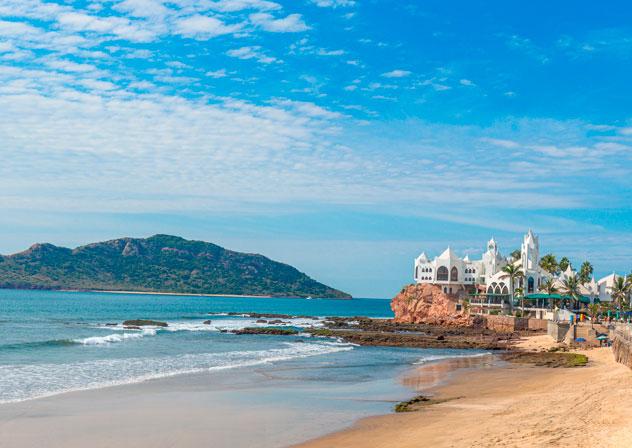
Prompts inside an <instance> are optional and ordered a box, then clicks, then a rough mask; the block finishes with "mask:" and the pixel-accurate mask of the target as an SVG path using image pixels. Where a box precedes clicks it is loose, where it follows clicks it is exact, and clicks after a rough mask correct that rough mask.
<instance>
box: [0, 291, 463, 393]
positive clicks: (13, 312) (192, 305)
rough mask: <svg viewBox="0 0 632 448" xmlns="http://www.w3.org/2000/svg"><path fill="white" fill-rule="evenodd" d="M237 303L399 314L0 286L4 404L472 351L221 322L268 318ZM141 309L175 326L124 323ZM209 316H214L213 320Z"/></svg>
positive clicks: (359, 303)
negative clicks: (242, 331) (174, 379)
mask: <svg viewBox="0 0 632 448" xmlns="http://www.w3.org/2000/svg"><path fill="white" fill-rule="evenodd" d="M229 312H236V313H248V312H257V313H279V314H289V315H309V316H321V317H324V316H369V317H391V316H392V312H391V310H390V308H389V302H388V301H387V300H369V299H354V300H321V299H314V300H307V299H279V298H275V299H272V298H234V297H195V296H191V297H189V296H186V297H185V296H160V295H139V294H107V293H78V292H57V291H15V290H0V403H10V402H18V401H23V400H28V399H33V398H38V397H45V396H50V395H55V394H58V393H63V392H67V391H75V390H86V389H98V388H102V387H107V386H112V385H120V384H130V383H138V382H143V381H147V380H151V379H157V378H164V377H170V376H175V375H182V374H191V373H196V374H200V373H202V374H208V375H213V374H214V373H218V372H224V371H227V370H230V371H234V372H235V374H238V373H239V372H240V371H243V369H253V368H257V367H258V366H270V365H273V366H284V365H287V366H292V367H293V368H296V367H301V366H304V367H305V369H300V368H299V369H297V371H301V372H302V373H301V375H303V376H304V378H303V379H304V380H305V381H309V379H310V378H309V377H310V375H317V376H318V380H319V381H325V382H326V381H331V382H332V383H334V382H335V383H345V382H346V383H353V382H356V383H361V382H369V381H373V380H376V379H380V378H385V377H392V376H393V373H394V372H399V371H403V370H404V369H406V368H408V367H409V366H411V365H412V364H415V363H420V362H424V361H428V360H434V359H441V358H446V357H452V356H463V355H465V354H468V353H470V352H466V351H458V350H421V349H402V348H383V347H358V346H355V345H353V344H348V343H344V342H342V341H339V340H333V339H329V338H314V337H309V335H306V334H300V335H297V336H289V337H288V336H267V335H241V336H240V335H235V334H231V333H224V332H222V330H232V329H238V328H244V327H250V326H258V325H261V326H266V325H267V324H261V323H257V322H256V319H252V318H248V317H243V316H229V315H227V313H229ZM137 318H144V319H153V320H158V321H164V322H167V323H168V324H169V326H168V327H166V328H151V327H150V328H144V329H143V330H127V329H124V328H123V327H122V325H121V322H122V321H123V320H126V319H137ZM208 319H210V320H211V324H210V325H209V324H204V323H203V322H204V321H205V320H208ZM108 324H109V325H108ZM113 324H116V325H113ZM283 325H285V326H292V327H297V328H299V329H300V328H301V327H303V326H305V325H322V323H321V322H320V321H317V320H316V321H314V320H310V319H305V318H294V319H290V320H287V323H286V324H283ZM322 366H327V367H328V368H326V369H324V368H319V367H322ZM308 367H309V368H308ZM315 372H317V373H315ZM300 379H301V378H298V380H300ZM294 380H295V381H296V380H297V378H294Z"/></svg>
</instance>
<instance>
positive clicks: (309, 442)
mask: <svg viewBox="0 0 632 448" xmlns="http://www.w3.org/2000/svg"><path fill="white" fill-rule="evenodd" d="M0 302H1V304H2V306H3V309H4V310H5V314H4V320H3V322H1V325H0V341H1V342H0V356H1V360H0V447H1V448H5V447H6V448H23V447H24V448H26V447H33V446H46V447H50V448H57V447H59V448H61V447H64V448H66V447H69V448H75V447H76V448H79V447H85V446H91V447H96V448H99V447H104V448H105V447H111V446H117V447H121V448H135V447H140V446H147V445H150V446H154V447H158V448H163V447H164V448H167V447H184V448H187V447H196V448H197V447H198V446H200V445H209V446H214V447H216V448H222V447H230V448H242V447H243V448H249V447H257V448H278V447H287V446H293V445H294V446H301V447H315V448H317V447H351V448H353V447H391V446H398V447H418V446H420V445H421V446H476V447H487V446H516V447H519V446H550V445H556V444H558V443H561V441H567V440H569V441H572V442H573V443H574V444H575V445H576V446H579V447H582V446H586V447H588V446H595V444H596V443H597V444H599V446H627V445H626V443H627V440H629V438H630V437H632V433H631V432H630V431H631V428H630V423H629V418H628V417H629V406H628V405H627V403H629V402H630V400H631V399H632V373H631V372H630V370H629V369H628V368H626V367H624V366H623V365H619V364H616V363H615V362H614V359H613V355H612V353H611V351H610V349H609V348H602V349H593V350H588V351H586V352H584V353H585V354H586V355H587V356H588V358H589V363H588V365H587V366H586V367H576V368H550V367H549V368H545V367H534V366H532V365H530V364H525V363H524V359H522V361H520V360H516V359H514V362H507V361H506V360H503V359H504V358H502V357H501V356H498V354H501V353H504V350H497V349H495V350H494V349H492V348H493V347H496V348H502V347H513V346H514V345H515V344H516V341H515V340H513V339H512V340H511V341H505V342H503V344H501V345H500V346H494V345H492V346H490V347H492V348H489V349H485V348H481V347H484V346H486V345H487V344H486V343H485V344H482V345H480V344H478V345H474V347H477V349H476V350H473V349H471V348H468V349H462V348H449V347H450V345H447V344H456V343H458V344H457V347H459V346H461V345H462V343H463V342H467V341H470V342H473V341H474V339H477V337H475V334H469V333H467V332H466V333H467V334H465V333H462V331H463V330H456V329H451V330H450V329H446V328H443V329H438V330H441V331H438V330H437V329H435V330H436V331H434V332H431V333H428V332H429V331H430V330H429V329H428V328H426V327H424V326H420V327H415V326H406V325H400V327H398V328H397V329H395V328H390V327H389V324H388V322H386V321H384V320H380V319H375V320H372V321H368V322H365V321H364V320H363V319H360V320H358V319H359V318H358V317H357V316H358V315H359V313H360V312H364V313H368V314H370V315H371V316H373V317H376V318H377V317H380V316H384V315H385V314H386V313H387V312H388V305H389V302H388V301H374V300H373V301H372V300H353V301H339V300H333V301H327V300H307V301H306V300H299V299H285V298H284V299H275V298H266V299H254V298H248V299H245V298H243V299H239V298H228V297H226V298H215V297H195V298H191V299H190V300H187V301H182V300H181V299H180V298H178V297H170V296H164V297H156V296H149V295H124V294H103V293H70V292H59V291H57V292H55V291H8V290H7V291H0ZM253 313H254V314H253ZM256 313H270V314H269V316H277V317H268V318H267V319H268V320H266V318H264V319H263V322H260V321H261V318H262V314H256ZM277 313H285V314H287V313H289V314H291V315H292V317H289V316H286V317H283V318H282V319H281V320H277V321H275V322H277V323H276V324H273V325H278V326H280V327H279V328H299V329H301V328H302V327H305V326H314V325H315V326H316V330H318V329H324V330H325V333H329V332H332V334H334V335H337V334H339V333H340V334H341V335H346V336H347V337H348V338H349V337H350V335H357V334H365V335H369V336H371V338H370V340H367V341H364V342H367V343H369V342H370V343H372V344H375V343H377V344H381V343H384V344H386V345H383V346H379V345H378V346H376V345H358V344H355V343H352V342H351V341H348V340H343V339H340V338H339V337H333V338H332V337H319V336H314V335H312V334H310V333H307V332H303V331H299V332H297V333H296V334H290V335H262V334H244V335H239V334H236V333H237V332H238V331H239V330H241V329H244V328H252V327H257V326H259V328H261V327H262V326H266V325H270V320H272V319H278V316H279V314H277ZM331 315H337V316H340V317H339V318H332V319H333V320H332V321H331V322H332V325H333V326H334V328H335V330H329V329H327V328H324V326H325V321H324V320H323V318H309V317H306V316H331ZM134 317H150V318H153V319H157V320H159V321H163V322H164V323H165V324H168V325H167V326H165V327H159V326H149V327H144V328H142V329H141V328H134V327H129V328H126V327H125V325H123V324H122V323H121V322H122V321H124V320H125V319H129V318H134ZM350 322H355V324H353V325H352V327H354V328H356V330H351V329H350V328H348V327H349V325H350ZM361 329H362V330H361ZM359 330H361V331H359ZM395 330H399V331H395ZM403 330H407V334H401V333H402V332H403V333H406V331H403ZM468 331H470V332H471V331H473V330H468ZM416 333H419V334H416ZM455 334H456V336H455ZM376 335H379V336H380V337H381V338H382V339H379V340H375V338H376ZM403 336H406V337H408V338H411V337H415V338H418V341H417V342H420V343H422V344H421V346H420V347H407V346H388V344H392V343H393V340H392V339H393V338H399V337H403ZM479 336H480V337H481V341H479V342H482V341H483V340H484V339H483V338H482V336H483V335H482V333H481V335H479ZM486 337H487V338H488V339H489V338H490V337H492V336H490V335H487V336H486ZM384 338H386V339H385V340H383V339H384ZM455 338H456V339H455ZM399 342H402V341H399ZM412 342H414V341H408V340H407V341H406V343H407V344H410V343H412ZM441 344H445V345H447V347H445V346H444V347H440V345H441ZM507 344H509V345H507ZM517 345H518V347H519V348H521V349H522V350H526V351H542V350H544V351H546V350H548V349H549V348H550V347H552V346H553V345H554V344H553V342H552V339H551V338H549V337H548V336H546V335H540V336H529V337H526V338H523V339H522V340H521V341H520V342H518V343H517ZM492 353H496V354H492ZM549 355H556V356H557V354H549ZM519 362H521V363H519ZM530 362H532V361H530ZM417 395H423V396H425V397H430V398H431V399H432V400H433V401H431V402H426V403H425V404H424V405H423V406H421V407H420V408H419V409H418V410H415V411H414V412H409V413H397V414H395V413H394V412H393V411H394V409H395V406H396V405H397V404H398V403H399V402H405V401H407V400H410V399H411V398H413V397H415V396H417ZM300 444H302V445H300Z"/></svg>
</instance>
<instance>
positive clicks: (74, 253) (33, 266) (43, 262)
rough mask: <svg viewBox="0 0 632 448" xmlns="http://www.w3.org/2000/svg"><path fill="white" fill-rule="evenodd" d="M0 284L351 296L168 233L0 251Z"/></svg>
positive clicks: (252, 257) (278, 266)
mask: <svg viewBox="0 0 632 448" xmlns="http://www.w3.org/2000/svg"><path fill="white" fill-rule="evenodd" d="M0 288H14V289H66V290H82V291H87V290H94V291H121V292H123V291H125V292H151V293H168V294H193V295H229V296H230V295H236V296H274V297H310V296H311V297H329V298H346V299H348V298H351V296H350V295H349V294H347V293H345V292H342V291H339V290H337V289H334V288H331V287H329V286H327V285H324V284H322V283H319V282H317V281H316V280H314V279H312V278H310V277H309V276H307V275H306V274H304V273H302V272H300V271H298V270H297V269H296V268H294V267H292V266H290V265H287V264H284V263H279V262H276V261H273V260H270V259H269V258H267V257H264V256H263V255H258V254H247V253H242V252H235V251H231V250H227V249H224V248H223V247H220V246H218V245H216V244H212V243H207V242H204V241H190V240H186V239H184V238H180V237H177V236H171V235H154V236H152V237H150V238H119V239H115V240H110V241H105V242H99V243H92V244H88V245H85V246H80V247H77V248H75V249H69V248H65V247H58V246H55V245H52V244H34V245H33V246H31V247H30V248H29V249H27V250H25V251H24V252H19V253H17V254H13V255H7V256H0Z"/></svg>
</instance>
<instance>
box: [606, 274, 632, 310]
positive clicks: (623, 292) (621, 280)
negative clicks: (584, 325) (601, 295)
mask: <svg viewBox="0 0 632 448" xmlns="http://www.w3.org/2000/svg"><path fill="white" fill-rule="evenodd" d="M631 289H632V283H630V282H629V281H628V279H626V278H625V277H621V276H619V277H616V278H615V280H614V285H612V292H611V293H610V295H611V296H612V300H614V302H615V303H616V304H617V308H621V306H622V305H624V304H625V302H627V301H628V299H629V296H630V290H631Z"/></svg>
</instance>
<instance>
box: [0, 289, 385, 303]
mask: <svg viewBox="0 0 632 448" xmlns="http://www.w3.org/2000/svg"><path fill="white" fill-rule="evenodd" d="M0 289H8V290H15V291H53V292H54V291H58V292H78V293H81V292H84V293H85V292H87V293H103V294H137V295H148V296H179V297H227V298H242V299H304V300H309V299H308V297H303V296H274V295H269V294H260V295H259V294H206V293H186V292H160V291H125V290H102V289H67V288H61V289H44V288H17V289H16V288H0ZM309 297H311V296H309ZM354 298H355V297H311V300H353V299H354ZM370 300H388V299H379V298H378V299H370Z"/></svg>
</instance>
